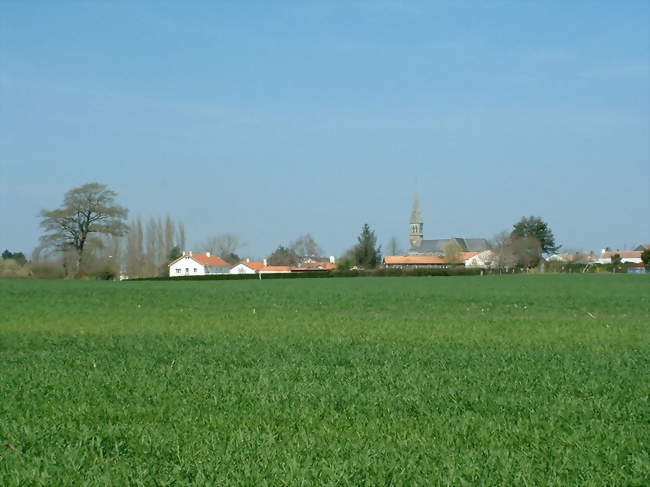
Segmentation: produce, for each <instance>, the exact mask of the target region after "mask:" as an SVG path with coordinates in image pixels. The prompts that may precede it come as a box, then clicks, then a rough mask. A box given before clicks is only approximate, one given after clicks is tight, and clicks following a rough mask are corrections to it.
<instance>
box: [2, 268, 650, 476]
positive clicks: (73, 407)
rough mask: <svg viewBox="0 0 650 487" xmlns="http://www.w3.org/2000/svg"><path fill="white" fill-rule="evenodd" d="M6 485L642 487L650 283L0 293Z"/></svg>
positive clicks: (203, 285)
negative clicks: (553, 486) (564, 486)
mask: <svg viewBox="0 0 650 487" xmlns="http://www.w3.org/2000/svg"><path fill="white" fill-rule="evenodd" d="M0 371H1V372H0V485H2V486H32V485H75V486H78V485H93V486H94V485H98V486H99V485H102V486H122V485H124V486H126V485H147V486H149V485H160V486H163V485H174V486H181V485H223V486H230V485H251V486H252V485H255V486H257V485H269V486H283V485H291V486H294V485H301V486H302V485H318V486H341V485H350V486H359V485H372V486H376V485H403V486H417V485H454V486H456V485H467V486H475V485H489V486H500V485H517V486H526V485H528V486H538V485H544V486H546V485H584V486H616V485H621V486H631V485H639V486H642V485H645V486H647V485H650V457H649V451H650V279H649V278H648V277H646V276H633V275H539V276H537V275H517V276H476V277H418V278H416V277H408V278H348V279H345V278H341V279H291V280H262V281H230V282H228V281H205V282H192V281H184V282H173V281H172V282H169V281H165V282H162V281H161V282H122V283H117V282H77V281H30V280H13V281H0Z"/></svg>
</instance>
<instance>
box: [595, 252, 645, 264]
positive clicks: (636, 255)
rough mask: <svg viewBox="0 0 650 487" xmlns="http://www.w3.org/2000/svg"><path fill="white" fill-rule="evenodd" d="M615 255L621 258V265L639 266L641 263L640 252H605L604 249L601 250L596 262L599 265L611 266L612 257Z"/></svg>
mask: <svg viewBox="0 0 650 487" xmlns="http://www.w3.org/2000/svg"><path fill="white" fill-rule="evenodd" d="M616 254H618V255H620V256H621V262H622V263H626V262H629V263H630V264H641V263H642V262H643V261H642V260H641V254H642V251H640V250H605V249H603V250H602V252H601V253H600V257H598V259H597V262H598V263H599V264H611V263H612V257H614V256H615V255H616Z"/></svg>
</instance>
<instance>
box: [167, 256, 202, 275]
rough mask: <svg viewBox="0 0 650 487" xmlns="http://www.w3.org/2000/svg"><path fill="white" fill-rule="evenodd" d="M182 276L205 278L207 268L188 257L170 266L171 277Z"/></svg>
mask: <svg viewBox="0 0 650 487" xmlns="http://www.w3.org/2000/svg"><path fill="white" fill-rule="evenodd" d="M181 276H205V267H204V266H203V264H199V263H198V262H197V261H195V260H194V259H193V258H192V257H190V256H189V255H186V256H184V257H181V258H180V259H178V260H177V261H176V262H174V263H173V264H172V265H170V266H169V277H181Z"/></svg>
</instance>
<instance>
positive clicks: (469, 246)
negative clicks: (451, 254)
mask: <svg viewBox="0 0 650 487" xmlns="http://www.w3.org/2000/svg"><path fill="white" fill-rule="evenodd" d="M452 242H456V243H457V244H458V246H459V247H460V250H461V251H462V252H482V251H483V250H487V249H489V248H490V246H489V245H488V242H487V240H485V239H484V238H458V237H456V238H439V239H434V240H422V241H421V242H420V245H418V246H412V247H411V248H410V249H409V254H442V253H444V252H445V247H446V246H447V245H449V244H450V243H452Z"/></svg>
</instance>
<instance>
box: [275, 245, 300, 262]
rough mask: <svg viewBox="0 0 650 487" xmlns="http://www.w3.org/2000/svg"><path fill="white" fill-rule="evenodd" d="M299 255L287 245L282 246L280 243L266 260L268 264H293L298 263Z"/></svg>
mask: <svg viewBox="0 0 650 487" xmlns="http://www.w3.org/2000/svg"><path fill="white" fill-rule="evenodd" d="M299 260H300V257H299V256H298V255H296V253H295V252H294V251H293V250H292V249H291V248H289V247H284V246H282V245H280V246H278V248H277V249H275V251H274V252H273V253H272V254H271V255H270V256H269V257H268V259H267V262H268V264H269V265H290V266H294V265H297V264H298V261H299Z"/></svg>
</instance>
